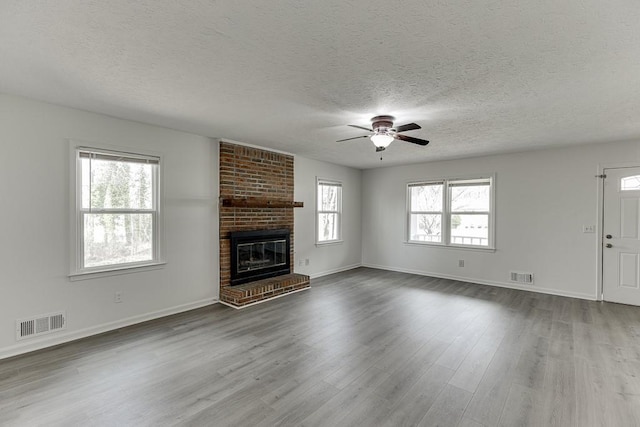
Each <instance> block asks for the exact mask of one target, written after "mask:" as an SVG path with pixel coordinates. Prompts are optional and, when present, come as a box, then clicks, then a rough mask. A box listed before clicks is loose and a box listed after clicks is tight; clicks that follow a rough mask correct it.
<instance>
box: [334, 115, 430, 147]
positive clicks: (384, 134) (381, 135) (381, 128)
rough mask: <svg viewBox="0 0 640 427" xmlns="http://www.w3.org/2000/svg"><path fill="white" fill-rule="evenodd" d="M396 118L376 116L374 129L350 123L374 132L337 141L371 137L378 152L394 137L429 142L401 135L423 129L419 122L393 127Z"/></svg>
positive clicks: (423, 143)
mask: <svg viewBox="0 0 640 427" xmlns="http://www.w3.org/2000/svg"><path fill="white" fill-rule="evenodd" d="M394 120H395V117H393V116H375V117H374V118H372V119H371V127H372V129H369V128H365V127H362V126H357V125H348V126H351V127H353V128H358V129H363V130H366V131H369V132H372V134H371V135H363V136H356V137H354V138H346V139H340V140H338V141H336V142H343V141H349V140H352V139H360V138H371V142H373V145H375V146H376V152H378V151H384V150H385V149H386V148H387V147H388V146H389V144H391V142H392V141H393V140H394V139H399V140H401V141H407V142H411V143H413V144H418V145H427V144H428V143H429V141H427V140H426V139H420V138H414V137H412V136H406V135H400V132H406V131H408V130H417V129H422V128H421V127H420V126H418V125H417V124H415V123H409V124H406V125H402V126H398V127H395V128H394V127H393V121H394Z"/></svg>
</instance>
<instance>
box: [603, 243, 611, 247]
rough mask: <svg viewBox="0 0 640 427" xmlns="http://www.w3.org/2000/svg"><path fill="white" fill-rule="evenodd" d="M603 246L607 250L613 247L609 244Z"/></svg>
mask: <svg viewBox="0 0 640 427" xmlns="http://www.w3.org/2000/svg"><path fill="white" fill-rule="evenodd" d="M604 246H605V247H607V248H612V247H613V245H612V244H611V243H607V244H606V245H604Z"/></svg>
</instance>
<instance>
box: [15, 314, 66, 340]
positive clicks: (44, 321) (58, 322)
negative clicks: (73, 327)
mask: <svg viewBox="0 0 640 427" xmlns="http://www.w3.org/2000/svg"><path fill="white" fill-rule="evenodd" d="M66 327H67V315H66V314H65V312H63V311H61V312H58V313H51V314H43V315H41V316H36V317H32V318H30V319H20V320H16V339H18V340H23V339H25V338H31V337H37V336H40V335H45V334H49V333H51V332H56V331H60V330H63V329H66Z"/></svg>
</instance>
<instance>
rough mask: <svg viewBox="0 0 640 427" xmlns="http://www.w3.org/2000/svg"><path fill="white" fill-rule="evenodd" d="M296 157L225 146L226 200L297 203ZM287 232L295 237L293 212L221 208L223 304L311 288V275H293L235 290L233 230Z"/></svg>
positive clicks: (223, 190)
mask: <svg viewBox="0 0 640 427" xmlns="http://www.w3.org/2000/svg"><path fill="white" fill-rule="evenodd" d="M293 173H294V171H293V157H292V156H288V155H286V154H280V153H274V152H272V151H266V150H260V149H258V148H253V147H246V146H243V145H237V144H231V143H228V142H224V141H223V142H220V198H221V199H251V200H257V199H263V200H269V201H270V202H272V203H273V202H275V203H276V206H281V205H282V204H280V205H279V204H277V202H285V203H284V204H287V205H289V204H293V182H294V176H293ZM280 228H286V229H288V230H289V231H290V233H291V248H290V252H291V253H290V257H291V261H290V262H291V263H290V267H291V271H293V266H294V265H295V263H294V258H293V252H294V245H293V242H294V236H293V208H292V207H256V206H251V207H246V206H235V207H230V206H223V205H222V203H221V204H220V300H221V301H223V302H226V303H228V304H232V305H235V306H243V305H246V304H250V303H254V302H258V301H262V300H265V299H269V298H273V297H276V296H280V295H283V294H286V293H289V292H294V291H297V290H300V289H304V288H306V287H309V276H305V275H302V274H288V275H284V276H277V277H272V278H269V279H264V280H260V281H256V282H250V283H246V284H244V285H239V286H230V281H231V265H230V262H231V249H230V240H229V233H230V232H232V231H250V230H259V229H263V230H273V229H280Z"/></svg>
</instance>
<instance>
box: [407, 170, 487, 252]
mask: <svg viewBox="0 0 640 427" xmlns="http://www.w3.org/2000/svg"><path fill="white" fill-rule="evenodd" d="M492 182H493V179H492V178H478V179H449V180H438V181H430V182H420V183H411V184H409V185H408V195H407V199H408V202H407V204H408V215H407V216H408V226H407V229H408V234H409V236H408V241H409V242H414V243H430V244H438V245H445V246H464V247H479V248H493V218H492V211H493V208H492V206H493V196H492Z"/></svg>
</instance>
